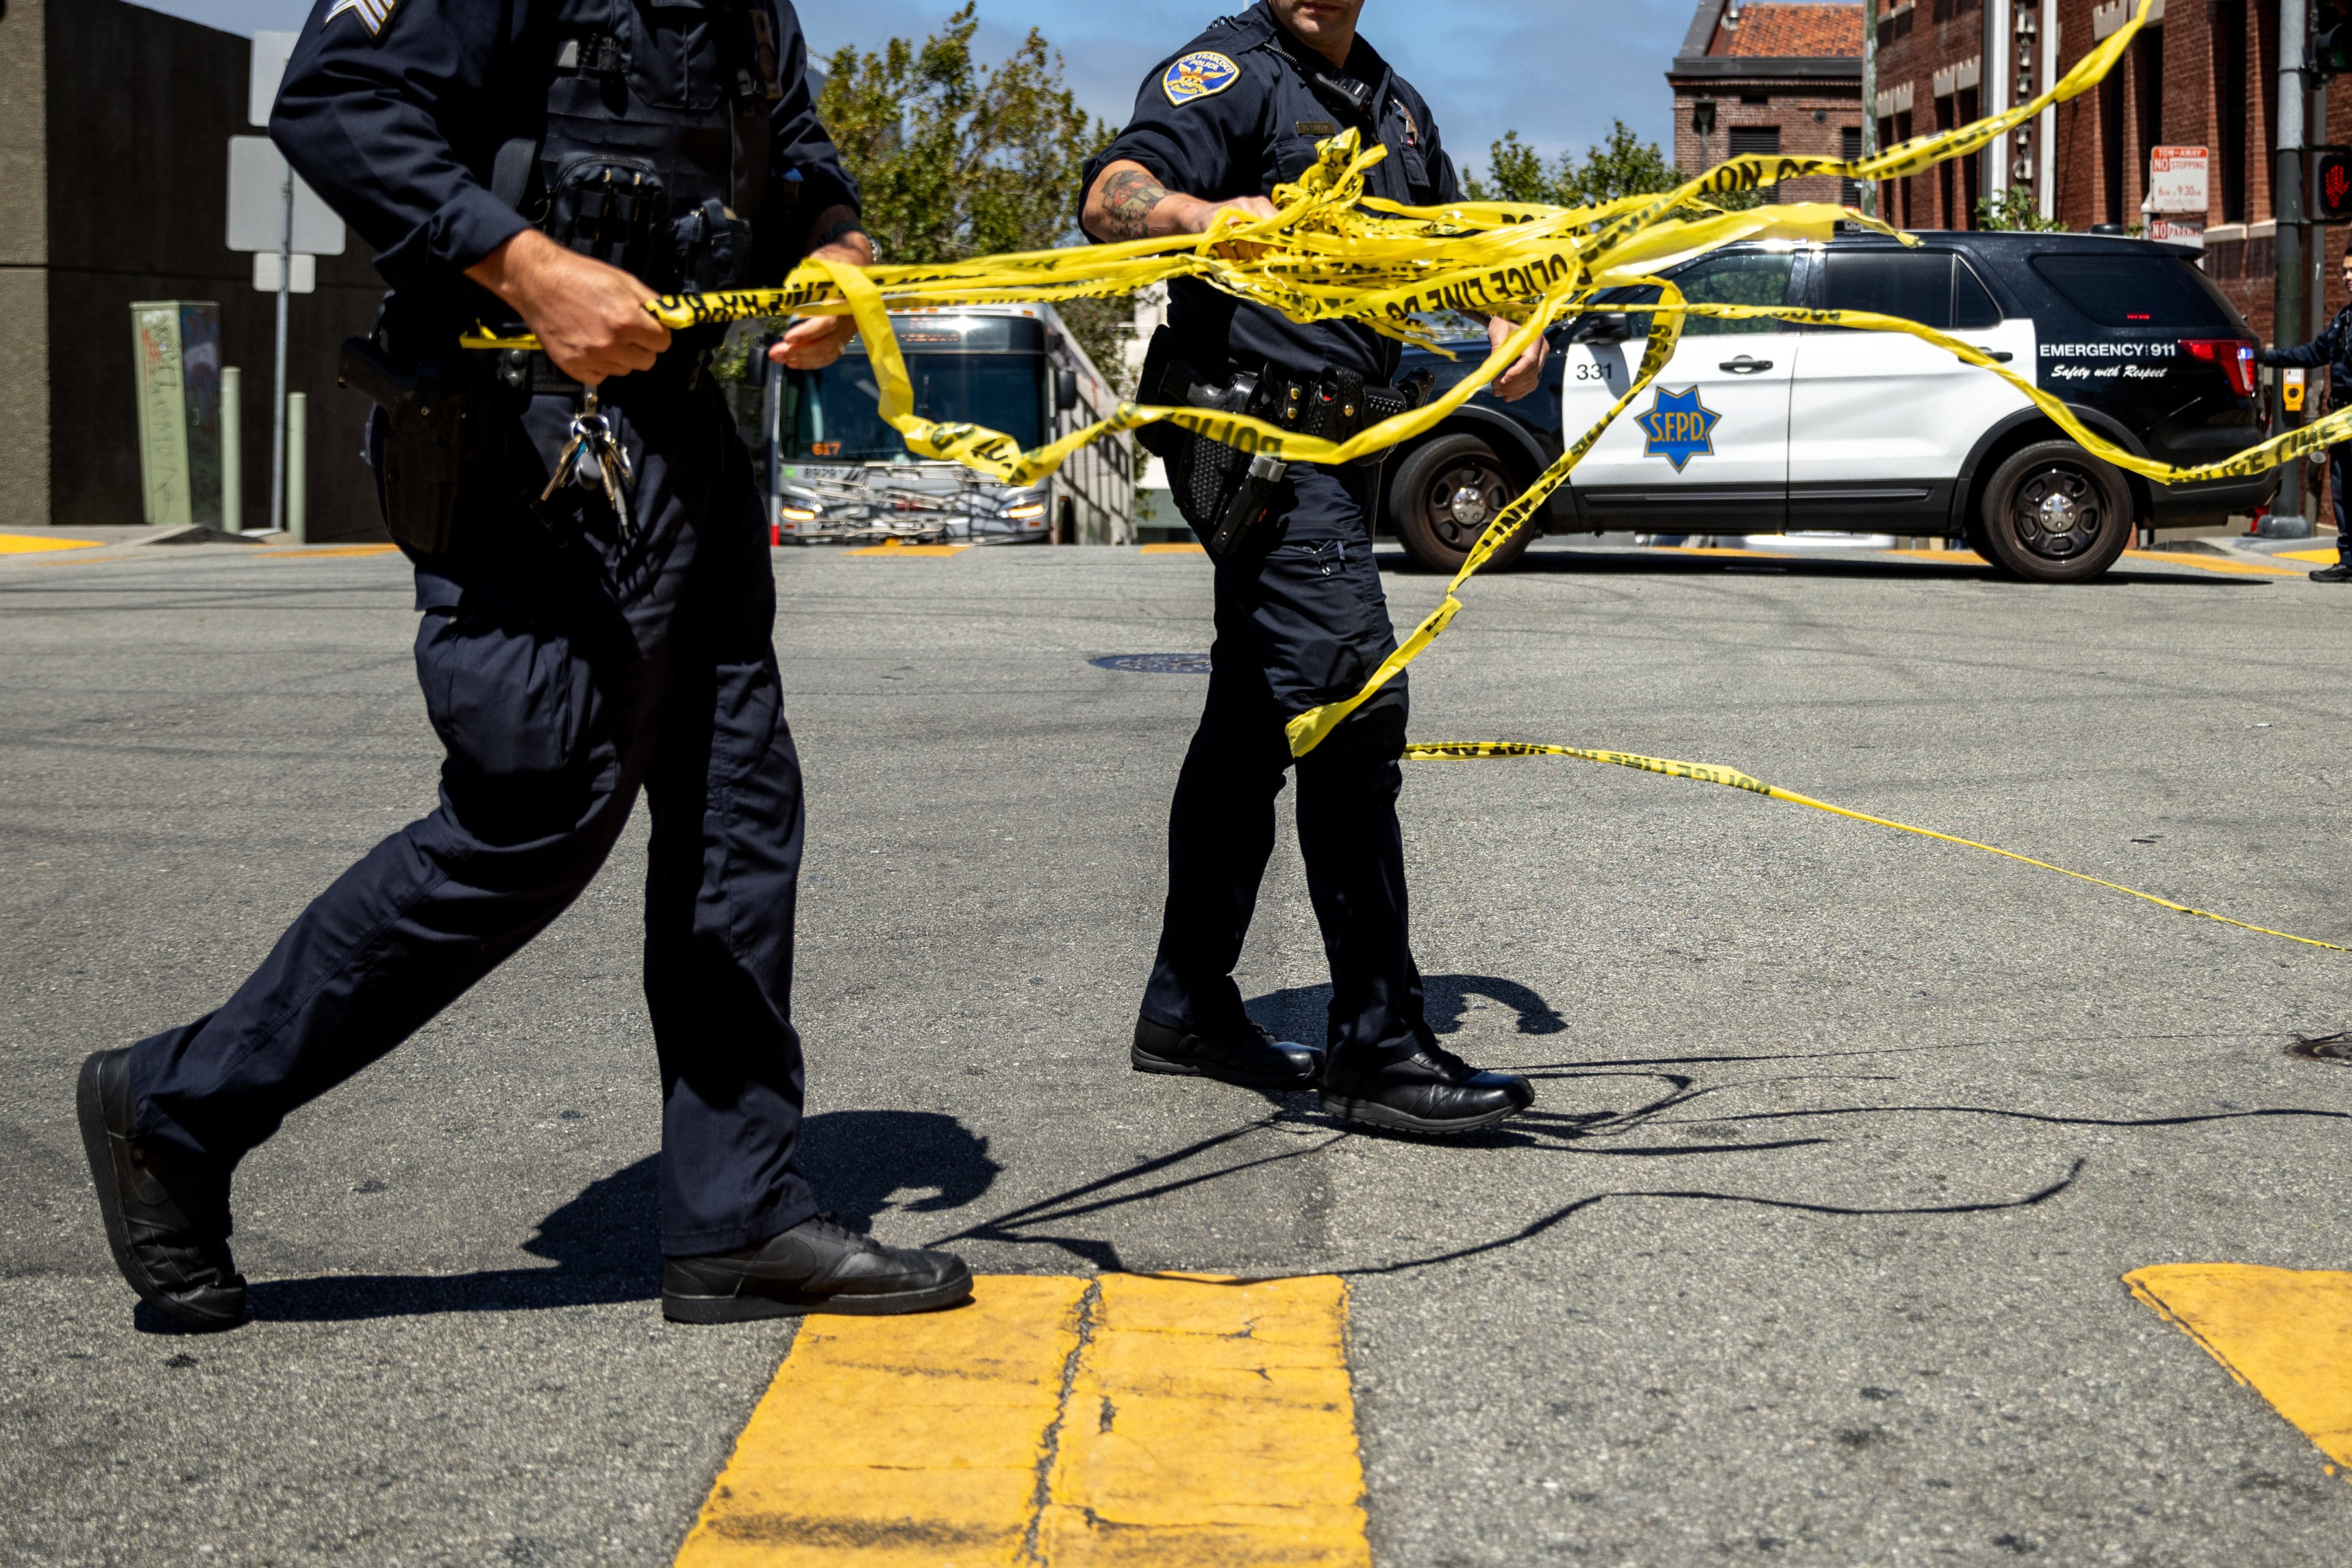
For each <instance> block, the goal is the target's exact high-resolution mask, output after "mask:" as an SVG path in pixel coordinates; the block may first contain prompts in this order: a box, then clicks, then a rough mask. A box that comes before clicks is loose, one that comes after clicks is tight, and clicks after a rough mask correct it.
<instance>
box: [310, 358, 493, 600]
mask: <svg viewBox="0 0 2352 1568" xmlns="http://www.w3.org/2000/svg"><path fill="white" fill-rule="evenodd" d="M470 371H471V367H470V366H468V365H467V364H466V363H465V362H464V361H463V360H458V359H445V360H427V361H425V362H422V363H415V364H405V363H402V362H401V361H400V360H399V359H397V358H396V357H394V355H392V354H390V353H386V352H385V351H384V348H383V344H381V343H380V342H377V340H376V339H374V338H373V337H365V338H346V339H344V340H343V352H342V356H341V360H340V361H339V362H338V363H337V366H336V371H335V382H336V384H338V385H340V386H349V387H352V388H355V389H356V390H358V391H360V392H362V393H364V394H366V395H367V396H368V397H369V398H370V399H371V400H372V401H373V402H374V404H375V405H376V406H377V407H379V408H382V409H383V413H384V436H383V469H382V475H383V525H384V528H385V529H386V530H387V531H389V532H390V533H391V534H392V537H393V538H394V540H395V541H396V542H399V543H401V544H404V545H406V546H407V547H408V548H409V549H411V550H415V551H420V552H424V553H425V554H427V555H440V554H445V553H446V552H447V551H448V549H449V544H450V539H451V534H452V531H453V525H454V523H455V521H456V519H457V490H458V486H459V481H460V480H461V479H462V478H463V474H464V469H465V467H466V455H467V448H468V446H469V444H470V443H471V442H472V441H473V440H474V439H475V438H476V436H477V429H476V427H477V426H479V425H480V424H481V420H480V418H479V415H480V414H481V412H482V410H481V407H480V396H479V394H478V390H477V388H476V387H475V385H474V384H473V383H475V382H476V381H477V380H478V377H477V376H475V375H474V374H470Z"/></svg>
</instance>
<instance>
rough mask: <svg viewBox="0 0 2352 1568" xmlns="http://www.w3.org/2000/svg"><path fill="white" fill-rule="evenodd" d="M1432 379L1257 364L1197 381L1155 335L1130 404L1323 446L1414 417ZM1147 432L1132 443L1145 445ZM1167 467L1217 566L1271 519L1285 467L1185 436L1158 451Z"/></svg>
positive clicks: (1169, 340) (1364, 461)
mask: <svg viewBox="0 0 2352 1568" xmlns="http://www.w3.org/2000/svg"><path fill="white" fill-rule="evenodd" d="M1436 379H1437V378H1436V376H1435V374H1433V373H1432V372H1430V371H1428V370H1426V369H1423V370H1418V371H1415V372H1414V373H1413V374H1412V375H1410V376H1407V377H1406V378H1405V380H1404V382H1403V383H1402V384H1401V385H1397V386H1381V385H1371V386H1367V385H1366V384H1364V378H1363V376H1362V374H1360V373H1359V372H1356V371H1352V370H1328V371H1320V372H1309V371H1296V370H1292V369H1289V368H1288V367H1286V366H1283V365H1277V364H1274V363H1267V362H1260V363H1259V365H1258V367H1257V368H1256V369H1254V370H1253V369H1237V370H1235V371H1234V373H1233V374H1232V375H1231V376H1230V377H1229V378H1228V379H1226V380H1225V381H1223V382H1214V381H1211V380H1209V379H1208V378H1205V377H1203V376H1202V374H1201V373H1200V372H1199V371H1198V370H1196V369H1194V368H1193V367H1192V365H1190V364H1188V363H1185V362H1184V361H1182V360H1181V359H1179V358H1177V357H1176V354H1175V352H1174V334H1173V332H1172V331H1171V329H1170V328H1167V327H1164V326H1163V327H1161V328H1160V330H1159V331H1157V332H1156V333H1154V334H1153V335H1152V340H1151V344H1150V351H1149V352H1148V353H1146V354H1145V355H1144V360H1143V374H1141V376H1139V378H1138V385H1137V392H1136V395H1137V396H1138V397H1139V398H1140V399H1141V400H1142V401H1144V402H1146V403H1160V404H1177V405H1186V406H1190V407H1194V408H1214V409H1218V410H1221V411H1223V412H1224V413H1228V414H1245V415H1251V416H1255V417H1257V418H1260V419H1263V420H1265V421H1266V422H1267V423H1268V424H1270V425H1275V426H1280V427H1281V428H1283V429H1286V430H1295V431H1297V433H1298V434H1300V435H1302V436H1313V437H1320V438H1322V439H1324V440H1327V441H1335V442H1336V441H1345V440H1347V439H1348V438H1349V437H1351V436H1353V435H1355V434H1356V433H1357V432H1358V431H1360V430H1361V429H1363V428H1364V427H1365V426H1369V425H1377V424H1378V423H1380V422H1381V420H1383V419H1388V418H1391V417H1393V416H1396V415H1399V414H1403V413H1407V412H1409V411H1411V410H1412V409H1414V408H1418V407H1419V406H1420V405H1421V404H1422V403H1423V400H1424V399H1426V398H1427V397H1428V395H1429V393H1430V389H1431V388H1432V387H1433V386H1434V385H1435V384H1436ZM1151 434H1152V433H1151V432H1149V431H1147V432H1144V433H1143V436H1142V437H1141V438H1143V439H1145V440H1146V441H1147V442H1148V443H1149V442H1150V436H1151ZM1384 455H1385V454H1381V453H1376V454H1374V455H1373V456H1371V457H1370V458H1359V459H1357V464H1356V466H1358V467H1363V468H1377V467H1379V466H1380V463H1381V458H1382V457H1383V456H1384ZM1160 456H1161V457H1162V458H1165V459H1167V461H1168V463H1169V465H1170V474H1169V477H1170V479H1171V482H1172V483H1175V484H1177V485H1178V486H1179V487H1180V489H1181V495H1182V497H1183V499H1184V500H1189V501H1191V502H1192V507H1191V512H1192V515H1195V516H1198V517H1200V518H1201V519H1202V520H1203V524H1202V526H1203V529H1204V540H1203V542H1204V543H1205V544H1206V545H1207V547H1208V550H1209V553H1210V554H1212V555H1214V556H1217V557H1218V558H1220V559H1223V558H1224V557H1226V556H1230V555H1234V554H1238V553H1240V552H1243V551H1244V549H1246V548H1247V547H1248V545H1249V544H1250V543H1251V542H1252V541H1253V540H1255V539H1257V538H1259V537H1261V531H1262V530H1261V525H1262V524H1264V523H1265V521H1266V519H1267V518H1268V517H1270V516H1271V515H1272V514H1273V511H1274V509H1275V505H1276V500H1277V499H1278V497H1279V493H1280V487H1281V485H1282V481H1283V480H1284V479H1285V478H1286V477H1287V475H1288V473H1289V469H1290V466H1289V465H1288V464H1287V463H1286V462H1284V461H1283V460H1282V459H1281V458H1277V457H1276V456H1275V455H1274V454H1273V453H1270V452H1255V453H1252V454H1249V455H1248V456H1247V458H1246V460H1244V454H1242V453H1241V452H1239V451H1237V450H1235V449H1234V447H1230V446H1227V445H1225V444H1223V443H1222V442H1217V441H1211V440H1209V439H1207V438H1205V437H1200V436H1194V435H1185V436H1183V437H1179V438H1177V443H1176V444H1174V445H1172V446H1168V447H1164V448H1163V449H1160Z"/></svg>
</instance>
